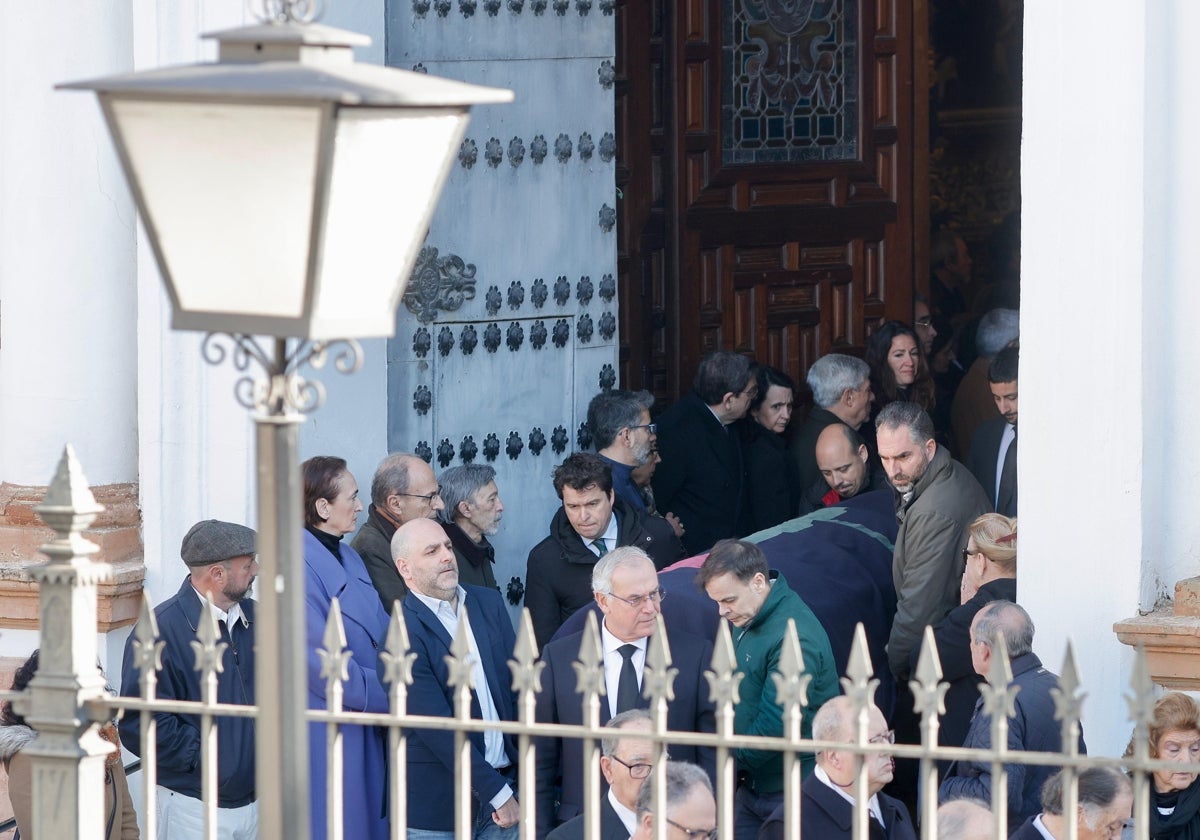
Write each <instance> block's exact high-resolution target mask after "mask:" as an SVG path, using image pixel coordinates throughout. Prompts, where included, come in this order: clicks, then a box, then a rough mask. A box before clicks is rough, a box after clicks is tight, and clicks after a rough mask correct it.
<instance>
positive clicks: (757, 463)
mask: <svg viewBox="0 0 1200 840" xmlns="http://www.w3.org/2000/svg"><path fill="white" fill-rule="evenodd" d="M756 376H757V378H758V396H756V397H755V398H754V399H753V400H752V401H751V403H750V411H749V412H748V413H747V414H746V417H745V418H744V419H742V420H741V421H739V423H738V425H739V426H740V427H741V432H742V441H743V443H742V451H743V453H744V455H745V459H746V477H747V486H748V488H749V492H748V493H747V501H748V503H749V506H750V519H749V523H748V524H749V527H750V531H751V532H754V531H761V530H763V529H764V528H770V527H772V526H773V525H778V524H779V523H780V522H786V521H787V520H789V519H793V518H795V517H796V516H798V515H799V513H800V493H801V487H800V467H799V466H798V465H797V463H796V459H795V458H793V457H792V454H791V453H790V452H789V451H788V448H787V439H786V438H785V437H784V436H783V433H784V431H785V430H786V429H787V426H788V422H789V421H790V420H791V419H792V404H793V401H794V397H795V394H796V384H795V383H794V382H792V380H791V377H789V376H788V375H787V374H786V373H784V372H783V371H781V370H777V369H776V368H773V367H766V366H765V365H764V366H763V367H760V368H758V370H757V372H756Z"/></svg>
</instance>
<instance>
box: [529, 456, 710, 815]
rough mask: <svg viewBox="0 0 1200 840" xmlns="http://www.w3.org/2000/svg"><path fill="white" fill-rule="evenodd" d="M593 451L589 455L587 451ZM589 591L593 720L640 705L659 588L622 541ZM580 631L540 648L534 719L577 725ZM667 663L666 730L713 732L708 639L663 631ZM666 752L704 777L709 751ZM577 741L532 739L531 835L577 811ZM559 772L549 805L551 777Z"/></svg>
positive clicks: (638, 554) (599, 567)
mask: <svg viewBox="0 0 1200 840" xmlns="http://www.w3.org/2000/svg"><path fill="white" fill-rule="evenodd" d="M592 457H594V456H592ZM592 589H593V592H594V596H595V600H596V605H597V606H598V607H599V609H600V612H601V614H602V616H603V617H602V620H601V622H600V637H601V638H600V648H601V653H602V656H603V668H604V686H605V694H604V696H603V697H601V698H600V721H601V722H605V721H607V720H609V719H610V718H613V717H616V716H617V715H619V714H620V713H621V712H624V711H627V710H628V709H632V708H647V707H648V705H649V701H648V700H647V699H646V698H645V697H644V696H643V695H642V691H643V685H644V679H643V678H644V673H645V668H646V664H647V663H646V658H647V654H648V652H649V647H650V637H651V635H652V634H653V633H654V632H655V629H656V628H657V626H658V616H659V611H660V605H661V602H662V599H663V597H664V593H663V591H662V589H661V588H660V587H659V584H658V575H657V574H656V572H655V568H654V563H653V562H652V561H651V560H650V557H649V556H648V555H647V554H646V552H644V551H642V550H641V549H640V548H635V547H633V546H626V547H622V548H618V549H615V550H613V551H610V552H608V553H607V554H606V555H605V556H604V559H602V560H600V561H599V562H598V563H596V565H595V567H594V569H593V571H592ZM582 642H583V631H579V632H577V633H571V634H569V635H565V636H562V637H561V638H558V639H555V640H554V641H552V642H550V644H548V645H546V647H545V649H544V650H543V651H542V662H543V663H545V671H544V672H543V674H542V692H541V693H540V694H539V695H538V698H537V719H538V721H539V722H540V723H566V724H574V725H580V724H582V723H583V708H582V705H581V704H580V696H579V693H578V692H577V691H576V682H577V676H576V674H577V671H576V668H575V667H573V665H574V663H575V661H576V659H577V658H579V655H580V646H581V644H582ZM667 642H668V647H669V649H670V651H671V667H672V668H674V669H677V673H676V675H675V681H674V691H675V699H674V700H672V701H671V702H670V703H669V704H668V709H667V728H668V729H670V730H673V731H676V732H714V731H715V728H716V724H715V718H714V712H713V704H712V701H711V700H710V699H708V698H709V687H708V682H707V680H705V679H704V676H703V675H704V672H705V670H706V669H707V668H708V667H709V663H710V662H711V661H712V643H711V642H709V641H708V640H707V639H701V638H699V637H698V636H693V635H691V634H689V633H682V632H671V633H669V638H668V640H667ZM671 753H672V754H673V755H677V756H679V757H680V758H683V759H686V760H689V761H693V762H698V763H700V764H702V765H703V767H704V768H705V770H707V771H708V772H709V775H710V776H711V775H713V774H714V772H715V767H716V761H715V756H714V752H713V750H711V749H707V748H704V749H700V748H697V747H692V746H681V745H673V746H672V747H671ZM583 761H584V754H583V742H582V741H581V740H579V739H578V738H563V739H561V740H560V739H558V738H540V739H538V745H537V796H538V802H537V805H538V808H537V813H538V819H537V836H538V837H545V836H546V834H547V833H548V832H549V831H550V830H551V829H552V828H554V827H555V825H557V824H558V823H562V822H566V821H567V820H570V819H573V818H575V817H576V816H578V815H579V814H581V813H582V812H583V809H584V805H585V803H584V801H583V767H584V765H583ZM558 776H561V778H562V792H561V795H560V796H559V802H558V806H557V809H556V808H555V803H554V780H555V778H556V777H558Z"/></svg>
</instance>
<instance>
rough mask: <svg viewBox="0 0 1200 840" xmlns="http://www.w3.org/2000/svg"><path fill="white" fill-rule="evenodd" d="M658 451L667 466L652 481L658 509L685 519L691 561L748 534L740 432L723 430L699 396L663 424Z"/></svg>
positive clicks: (679, 404) (668, 414)
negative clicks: (693, 556)
mask: <svg viewBox="0 0 1200 840" xmlns="http://www.w3.org/2000/svg"><path fill="white" fill-rule="evenodd" d="M658 451H659V454H660V455H661V456H662V463H661V464H659V465H658V469H657V470H656V471H655V473H654V478H653V479H652V486H653V487H654V504H655V507H657V508H658V510H659V511H660V512H662V513H673V514H675V515H676V516H678V517H679V520H680V521H681V522H682V523H683V527H684V529H685V530H684V534H683V545H684V548H686V549H687V552H688V554H689V555H691V554H700V553H701V552H704V551H708V550H709V549H710V548H712V546H713V543H715V542H717V540H723V539H725V538H727V537H740V536H743V535H744V534H746V533H747V532H748V530H747V527H746V523H745V517H746V504H745V483H746V482H745V476H744V474H743V470H744V467H743V463H742V447H741V444H740V442H739V441H738V435H737V432H736V431H735V430H733V429H727V428H726V427H725V426H723V425H722V424H721V422H720V421H719V420H717V418H716V417H715V416H714V415H713V413H712V412H711V411H710V410H709V408H708V406H707V405H705V404H704V401H703V400H701V399H700V398H699V397H698V396H696V395H695V394H694V393H692V394H688V395H687V396H686V397H684V398H683V399H681V400H680V401H679V402H677V403H675V405H673V406H671V407H670V408H669V409H667V410H666V411H665V412H664V413H663V416H662V417H661V418H660V419H659V421H658Z"/></svg>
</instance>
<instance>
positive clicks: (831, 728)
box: [758, 696, 917, 840]
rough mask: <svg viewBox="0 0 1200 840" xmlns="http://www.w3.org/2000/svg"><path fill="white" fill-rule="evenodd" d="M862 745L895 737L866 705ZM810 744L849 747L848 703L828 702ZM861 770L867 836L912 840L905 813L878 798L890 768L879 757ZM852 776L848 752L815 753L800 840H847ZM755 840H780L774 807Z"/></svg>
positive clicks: (852, 734)
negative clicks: (864, 779) (806, 839)
mask: <svg viewBox="0 0 1200 840" xmlns="http://www.w3.org/2000/svg"><path fill="white" fill-rule="evenodd" d="M867 715H868V718H867V743H868V744H876V745H882V744H894V743H895V742H896V735H895V733H894V732H892V731H891V730H890V729H888V726H887V721H886V720H884V717H883V712H881V711H879V708H878V707H877V706H874V705H872V706H871V708H870V709H869V710H868V712H867ZM813 738H815V739H816V740H818V741H836V742H840V743H844V744H853V743H855V740H856V738H857V732H856V731H855V720H854V704H853V703H851V702H850V698H849V697H844V696H839V697H834V698H833V699H832V700H830V701H829V702H828V703H826V704H825V705H824V706H822V707H821V710H820V711H819V712H817V714H816V717H814V718H813ZM864 762H865V764H866V768H867V797H868V799H867V817H868V819H870V821H871V822H870V823H869V825H868V831H867V836H868V837H870V838H871V840H917V832H916V829H915V828H914V827H913V822H912V818H911V817H910V816H909V813H908V809H907V808H905V807H904V803H902V802H901V801H900V800H899V799H895V798H893V797H891V796H888V795H887V794H886V793H883V787H884V785H886V784H887V783H888V782H890V781H891V780H892V773H893V771H894V769H895V762H894V761H893V760H892V757H891V755H889V754H888V753H884V752H878V753H872V754H871V755H869V756H866V757H865V759H864ZM857 776H858V758H857V756H855V754H854V753H853V752H851V751H850V750H822V751H821V752H819V753H817V768H816V770H814V771H813V774H812V775H811V776H809V777H808V778H807V779H806V780H805V781H804V784H803V786H802V788H801V790H802V791H803V794H802V796H801V806H800V836H801V837H820V838H823V840H824V838H828V840H837V838H841V837H844V838H846V840H849V838H850V836H851V831H852V829H853V824H854V804H855V802H854V783H855V779H856V778H857ZM758 836H759V840H783V806H782V805H781V806H779V808H778V809H776V811H775V813H773V814H772V815H771V816H770V817H769V818H768V819H767V821H766V823H764V824H763V829H762V832H761V833H760V834H759V835H758Z"/></svg>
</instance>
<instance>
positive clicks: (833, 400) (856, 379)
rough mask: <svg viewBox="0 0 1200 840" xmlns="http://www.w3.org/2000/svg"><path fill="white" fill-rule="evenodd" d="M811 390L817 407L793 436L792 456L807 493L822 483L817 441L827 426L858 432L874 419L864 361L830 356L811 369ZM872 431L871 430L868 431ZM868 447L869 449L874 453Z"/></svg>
mask: <svg viewBox="0 0 1200 840" xmlns="http://www.w3.org/2000/svg"><path fill="white" fill-rule="evenodd" d="M808 387H809V388H811V389H812V395H813V407H812V410H811V411H809V412H808V417H807V418H805V420H804V422H803V423H802V424H801V425H800V427H799V428H798V429H796V433H795V434H794V435H793V436H792V441H791V448H792V455H793V457H795V459H796V463H797V464H798V465H799V467H800V486H801V487H803V488H804V489H805V490H807V489H808V488H810V487H812V486H813V485H814V484H816V483H817V482H818V481H820V480H821V468H820V467H819V466H817V455H816V450H817V438H818V437H820V436H821V432H822V431H824V429H825V427H826V426H832V425H833V424H834V423H844V424H845V425H847V426H849V427H850V428H851V429H854V430H855V431H856V432H860V434H861V433H862V431H864V430H863V429H862V426H863V424H864V423H866V421H867V418H868V417H870V416H871V402H872V400H873V399H874V397H873V396H872V394H871V369H870V368H869V367H867V363H866V362H864V361H863V360H862V359H856V358H854V357H853V356H844V355H842V354H840V353H830V354H828V355H826V356H822V357H821V358H819V359H817V360H816V361H815V362H813V364H812V367H810V368H809V369H808ZM866 431H869V430H866ZM871 448H872V447H871V444H870V443H868V446H867V449H871Z"/></svg>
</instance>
